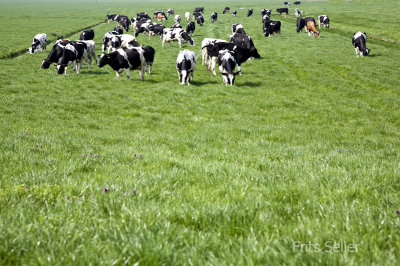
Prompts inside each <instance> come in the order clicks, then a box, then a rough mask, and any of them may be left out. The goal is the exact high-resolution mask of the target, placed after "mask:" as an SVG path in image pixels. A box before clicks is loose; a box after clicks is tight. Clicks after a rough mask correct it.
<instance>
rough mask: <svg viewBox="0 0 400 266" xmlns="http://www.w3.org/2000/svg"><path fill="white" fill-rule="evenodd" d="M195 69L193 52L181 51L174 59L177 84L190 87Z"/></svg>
mask: <svg viewBox="0 0 400 266" xmlns="http://www.w3.org/2000/svg"><path fill="white" fill-rule="evenodd" d="M195 68H196V57H195V54H194V52H193V51H189V50H186V49H185V50H183V51H180V52H179V54H178V58H177V59H176V70H177V71H178V76H179V83H180V84H181V85H185V83H187V84H188V85H190V81H192V80H193V71H194V70H195Z"/></svg>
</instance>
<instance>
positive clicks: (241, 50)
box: [205, 42, 261, 75]
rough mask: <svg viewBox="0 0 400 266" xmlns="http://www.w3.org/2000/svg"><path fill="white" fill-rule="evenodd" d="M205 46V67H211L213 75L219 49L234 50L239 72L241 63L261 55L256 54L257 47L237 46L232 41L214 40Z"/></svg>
mask: <svg viewBox="0 0 400 266" xmlns="http://www.w3.org/2000/svg"><path fill="white" fill-rule="evenodd" d="M205 48H206V49H207V56H208V64H207V69H211V70H212V72H213V74H214V75H216V72H215V64H216V62H217V59H218V53H219V51H221V50H224V49H228V50H229V51H233V52H234V55H235V60H236V63H237V65H238V71H239V73H241V64H243V63H244V62H246V61H247V60H248V59H249V58H250V57H255V58H260V57H261V56H260V55H259V54H258V52H257V49H255V47H252V48H250V49H248V48H245V47H242V46H238V45H236V44H234V43H227V42H215V43H210V44H208V45H206V46H205Z"/></svg>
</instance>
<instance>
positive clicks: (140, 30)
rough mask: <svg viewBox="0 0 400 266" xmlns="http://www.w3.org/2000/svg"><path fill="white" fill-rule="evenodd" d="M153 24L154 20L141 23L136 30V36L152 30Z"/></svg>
mask: <svg viewBox="0 0 400 266" xmlns="http://www.w3.org/2000/svg"><path fill="white" fill-rule="evenodd" d="M151 26H153V23H152V22H145V23H142V24H140V26H139V28H138V29H137V30H136V32H135V37H137V36H139V34H140V33H143V34H144V33H146V32H149V31H150V27H151ZM149 39H150V35H149Z"/></svg>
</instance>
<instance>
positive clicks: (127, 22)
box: [118, 17, 131, 32]
mask: <svg viewBox="0 0 400 266" xmlns="http://www.w3.org/2000/svg"><path fill="white" fill-rule="evenodd" d="M118 23H119V24H120V25H121V26H122V28H123V29H124V30H125V31H126V32H128V31H129V27H130V26H131V21H130V19H129V18H128V17H121V19H120V20H119V21H118Z"/></svg>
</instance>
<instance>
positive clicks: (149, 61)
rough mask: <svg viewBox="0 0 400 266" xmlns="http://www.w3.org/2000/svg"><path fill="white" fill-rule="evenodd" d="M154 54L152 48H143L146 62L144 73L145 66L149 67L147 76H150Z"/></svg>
mask: <svg viewBox="0 0 400 266" xmlns="http://www.w3.org/2000/svg"><path fill="white" fill-rule="evenodd" d="M155 54H156V51H155V50H154V48H153V47H151V46H148V45H147V46H145V47H143V56H144V59H145V61H146V68H145V71H144V73H146V72H147V66H149V72H148V73H149V75H150V74H151V68H152V67H153V62H154V55H155Z"/></svg>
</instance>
